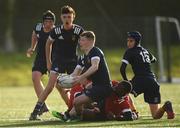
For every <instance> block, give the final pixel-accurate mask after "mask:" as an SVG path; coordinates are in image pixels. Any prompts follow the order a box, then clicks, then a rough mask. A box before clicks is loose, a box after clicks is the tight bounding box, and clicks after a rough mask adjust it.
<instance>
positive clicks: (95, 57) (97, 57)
mask: <svg viewBox="0 0 180 128" xmlns="http://www.w3.org/2000/svg"><path fill="white" fill-rule="evenodd" d="M94 59H98V60H100V57H99V56H94V57H92V58H91V60H94Z"/></svg>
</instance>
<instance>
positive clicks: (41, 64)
mask: <svg viewBox="0 0 180 128" xmlns="http://www.w3.org/2000/svg"><path fill="white" fill-rule="evenodd" d="M33 71H39V72H41V73H42V74H46V73H47V64H46V62H45V61H38V60H37V59H36V60H35V61H34V64H33V67H32V72H33Z"/></svg>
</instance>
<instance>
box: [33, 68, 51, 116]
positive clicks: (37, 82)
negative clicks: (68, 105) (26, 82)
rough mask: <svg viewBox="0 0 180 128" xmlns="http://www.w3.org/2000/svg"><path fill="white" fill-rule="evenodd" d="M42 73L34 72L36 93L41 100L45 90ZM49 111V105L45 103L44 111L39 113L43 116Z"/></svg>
mask: <svg viewBox="0 0 180 128" xmlns="http://www.w3.org/2000/svg"><path fill="white" fill-rule="evenodd" d="M41 77H42V73H41V72H40V71H33V72H32V81H33V85H34V90H35V92H36V95H37V97H38V98H39V97H40V95H41V93H42V92H43V90H44V85H43V83H42V81H41ZM47 111H49V109H48V107H47V105H46V104H45V103H44V105H43V108H42V110H41V111H40V112H39V115H41V114H43V113H44V112H47Z"/></svg>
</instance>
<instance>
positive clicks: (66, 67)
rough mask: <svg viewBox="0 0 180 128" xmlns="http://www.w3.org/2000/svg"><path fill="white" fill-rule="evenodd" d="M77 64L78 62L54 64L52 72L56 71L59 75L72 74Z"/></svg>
mask: <svg viewBox="0 0 180 128" xmlns="http://www.w3.org/2000/svg"><path fill="white" fill-rule="evenodd" d="M76 65H77V63H76V62H68V63H55V62H54V63H53V64H52V67H51V71H55V72H57V73H67V74H71V73H72V72H73V71H74V69H75V67H76Z"/></svg>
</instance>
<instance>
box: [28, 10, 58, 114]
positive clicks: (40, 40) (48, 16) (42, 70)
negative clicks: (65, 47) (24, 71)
mask: <svg viewBox="0 0 180 128" xmlns="http://www.w3.org/2000/svg"><path fill="white" fill-rule="evenodd" d="M42 19H43V22H42V23H38V24H37V25H36V26H35V28H34V29H33V32H32V40H31V47H30V48H29V49H28V50H27V53H26V54H27V57H31V55H32V54H33V53H34V51H35V49H36V51H37V54H36V58H35V60H34V64H33V67H32V81H33V84H34V90H35V92H36V95H37V97H38V98H39V97H40V94H41V92H43V90H44V86H43V83H42V81H41V78H42V76H43V75H44V74H46V73H47V66H46V65H47V64H46V55H45V46H46V40H47V38H48V37H49V34H50V31H51V30H52V29H53V28H54V27H55V26H54V23H55V19H56V18H55V15H54V13H52V12H51V11H50V10H48V11H46V12H45V13H44V14H43V17H42ZM47 111H48V107H47V106H46V104H45V103H44V104H43V107H42V109H41V111H40V112H39V115H41V114H42V113H43V112H47Z"/></svg>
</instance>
